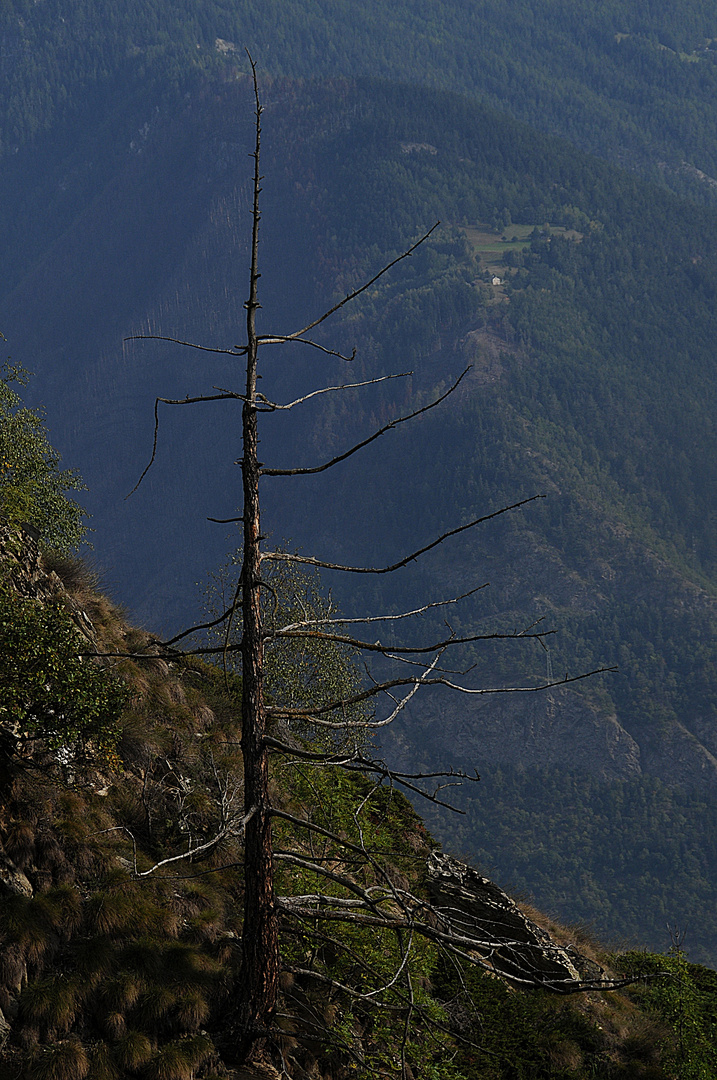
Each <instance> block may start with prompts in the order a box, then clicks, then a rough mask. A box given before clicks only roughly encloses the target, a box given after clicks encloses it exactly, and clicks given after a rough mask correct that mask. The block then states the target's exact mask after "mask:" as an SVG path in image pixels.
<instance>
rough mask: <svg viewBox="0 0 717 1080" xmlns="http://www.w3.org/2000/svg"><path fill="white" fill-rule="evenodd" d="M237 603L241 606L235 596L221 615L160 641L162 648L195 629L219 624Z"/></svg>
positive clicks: (228, 616) (192, 632)
mask: <svg viewBox="0 0 717 1080" xmlns="http://www.w3.org/2000/svg"><path fill="white" fill-rule="evenodd" d="M237 604H239V606H241V600H238V598H236V597H235V599H234V603H233V604H232V606H231V607H229V608H227V610H226V611H224V612H223V613H222V614H221V615H219V616H218V617H217V618H216V619H212V621H211V622H205V623H197V624H196V626H190V627H189V629H188V630H182V632H181V634H175V635H174V637H173V638H169V640H168V641H163V642H161V645H162V648H163V649H168V648H169V646H170V645H174V643H175V642H176V641H181V640H182V638H185V637H189V635H190V634H195V633H196V632H197V630H211V628H212V627H213V626H219V624H220V623H223V622H224V620H225V619H229V618H231V615H232V613H233V611H234V609H235V608H236V606H237ZM187 655H191V654H187Z"/></svg>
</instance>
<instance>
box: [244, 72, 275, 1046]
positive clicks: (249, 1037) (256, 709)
mask: <svg viewBox="0 0 717 1080" xmlns="http://www.w3.org/2000/svg"><path fill="white" fill-rule="evenodd" d="M255 88H256V80H255ZM260 118H261V106H260V103H259V98H258V94H257V95H256V146H255V151H254V155H253V156H254V205H253V228H252V251H251V279H250V290H249V299H248V301H247V304H246V309H247V366H246V375H247V378H246V397H245V401H244V406H243V409H242V440H243V458H242V477H243V488H244V508H243V519H244V559H243V563H242V572H241V573H242V612H243V634H242V649H241V653H242V740H241V746H242V754H243V757H244V807H245V812H246V814H250V813H251V818H250V819H249V821H248V822H247V826H246V833H245V860H244V866H245V872H244V927H243V932H242V970H241V997H240V1030H239V1046H238V1047H237V1050H238V1052H239V1057H240V1058H241V1059H244V1060H247V1059H249V1058H251V1057H255V1056H257V1055H258V1054H259V1053H260V1052H261V1049H262V1046H263V1043H264V1042H265V1035H266V1031H267V1029H268V1027H269V1025H270V1024H271V1023H272V1020H273V1018H274V1013H275V1011H276V1001H277V993H278V985H279V934H278V921H277V910H276V901H275V897H274V861H273V853H272V841H271V814H270V806H269V762H268V752H267V747H266V745H265V743H264V734H265V723H266V715H265V712H264V688H263V662H264V657H263V651H264V650H263V627H262V615H261V597H260V574H261V553H260V546H261V534H260V514H259V468H260V466H259V460H258V447H259V439H258V432H257V401H256V381H257V353H258V345H257V336H256V310H257V308H258V307H259V303H258V300H257V283H258V280H259V271H258V243H259V220H260V211H259V193H260V190H261V188H260V182H261V177H260V175H259V146H260V136H261V124H260Z"/></svg>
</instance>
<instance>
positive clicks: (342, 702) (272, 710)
mask: <svg viewBox="0 0 717 1080" xmlns="http://www.w3.org/2000/svg"><path fill="white" fill-rule="evenodd" d="M432 667H433V665H432ZM429 670H430V669H429ZM615 671H617V668H616V667H601V668H595V669H594V670H593V671H585V672H583V673H582V674H580V675H566V676H565V678H563V679H554V680H553V681H552V682H545V683H540V684H539V685H538V686H488V687H480V688H477V689H473V688H471V687H467V686H460V685H459V684H458V683H452V682H449V680H447V679H443V678H438V679H428V678H426V677H425V676H418V675H416V676H411V677H407V678H404V679H388V680H386V682H382V683H376V685H375V686H372V687H369V688H368V689H366V690H362V691H361V692H360V693H358V694H352V695H351V697H347V698H339V699H338V700H336V701H332V702H329V703H328V704H326V705H319V706H315V707H313V708H304V709H299V708H294V707H293V706H282V705H267V707H266V711H267V714H269V715H272V716H281V717H285V718H286V719H291V718H292V717H295V718H301V719H305V720H309V721H310V722H311V723H312V724H320V725H321V726H322V727H329V728H347V727H353V728H371V727H383V726H384V725H385V724H386V723H387V722H388V721H386V720H380V721H378V722H376V721H374V722H373V723H371V722H369V721H366V722H364V721H359V720H355V721H351V720H349V721H347V720H343V721H341V722H334V721H330V720H322V719H320V718H319V717H320V715H321V714H323V713H330V712H335V711H336V710H337V709H342V708H348V707H349V706H351V705H357V704H358V703H359V702H361V701H367V700H368V699H369V698H371V697H375V696H376V694H380V693H383V692H384V691H386V690H392V689H394V688H395V687H398V686H413V687H414V690H413V693H415V691H416V690H417V689H418V687H419V686H448V687H450V688H451V689H452V690H460V691H461V693H463V694H476V695H477V694H535V693H540V692H542V691H544V690H551V689H553V688H554V687H559V686H568V685H569V684H570V683H575V682H581V681H582V680H583V679H590V678H592V677H593V676H594V675H605V674H607V673H608V672H615Z"/></svg>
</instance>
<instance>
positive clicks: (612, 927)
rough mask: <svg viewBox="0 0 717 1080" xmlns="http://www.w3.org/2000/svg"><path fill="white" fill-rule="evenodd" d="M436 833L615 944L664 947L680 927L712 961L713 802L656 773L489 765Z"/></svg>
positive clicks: (716, 867) (697, 953) (715, 900)
mask: <svg viewBox="0 0 717 1080" xmlns="http://www.w3.org/2000/svg"><path fill="white" fill-rule="evenodd" d="M454 797H457V803H458V805H460V806H461V807H462V808H464V809H465V810H466V814H467V816H466V817H465V818H460V819H459V818H456V817H452V818H448V817H447V816H444V817H442V818H441V820H440V823H439V819H438V815H436V814H433V813H430V812H428V813H427V817H428V820H429V822H430V823H431V825H432V827H433V828H434V829H435V831H437V832H440V833H442V835H443V836H444V837H445V842H446V843H447V844H449V845H450V847H451V848H452V849H454V850H457V851H460V852H462V853H464V854H465V856H466V857H467V858H469V859H471V860H473V861H474V862H476V863H477V865H478V866H480V867H482V868H483V871H484V872H485V873H487V874H488V875H489V876H491V875H492V876H493V877H495V878H496V879H497V880H498V881H499V882H501V883H502V885H503V886H504V887H506V888H508V889H510V890H513V891H515V892H518V893H519V894H521V895H525V894H528V895H531V896H534V897H536V898H539V902H540V904H541V905H542V906H543V907H544V908H547V909H548V910H551V911H554V912H555V913H556V914H557V915H558V916H559V917H560V918H561V919H562V920H564V921H567V922H572V923H582V924H586V925H590V926H592V927H593V928H594V930H595V932H596V933H598V934H600V936H602V937H603V938H605V939H607V940H612V941H614V942H618V943H623V942H634V941H638V942H645V943H647V944H649V945H650V946H651V947H652V948H655V949H659V948H660V947H661V946H664V945H665V944H666V938H667V930H666V925H667V924H672V923H675V922H678V921H679V923H680V924H681V926H682V927H683V928H684V929H685V930H686V932H687V936H686V939H685V948H686V950H687V953H688V955H689V956H691V957H693V958H694V959H695V960H700V961H704V962H706V963H714V962H715V957H717V922H716V920H715V910H716V909H717V886H716V885H715V881H716V880H717V847H716V846H715V843H714V840H713V837H714V836H715V835H716V834H717V801H716V800H715V799H714V798H713V797H712V796H711V795H710V794H708V793H703V792H698V791H689V790H685V789H682V788H677V787H670V786H668V785H666V784H664V783H661V782H660V781H659V780H656V779H650V778H635V779H632V780H621V781H613V782H611V783H607V782H600V781H598V780H596V779H594V778H589V777H586V776H584V775H580V774H577V773H575V772H571V771H569V770H567V769H557V768H544V769H528V770H525V769H521V770H517V771H516V770H509V769H507V768H505V767H503V768H495V769H493V770H490V771H487V772H485V773H484V775H483V779H482V780H481V783H480V784H479V785H477V786H475V787H472V788H471V789H470V790H468V791H465V792H464V793H463V795H461V794H460V793H456V795H454Z"/></svg>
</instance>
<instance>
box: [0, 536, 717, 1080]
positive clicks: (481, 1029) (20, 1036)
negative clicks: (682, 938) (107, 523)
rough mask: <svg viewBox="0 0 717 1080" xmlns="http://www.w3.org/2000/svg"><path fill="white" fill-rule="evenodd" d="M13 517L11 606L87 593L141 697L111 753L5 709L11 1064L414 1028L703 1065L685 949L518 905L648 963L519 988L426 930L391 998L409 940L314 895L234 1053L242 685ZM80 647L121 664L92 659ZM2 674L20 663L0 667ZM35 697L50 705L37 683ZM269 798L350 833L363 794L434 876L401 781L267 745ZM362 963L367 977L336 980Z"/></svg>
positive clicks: (386, 1056) (521, 1050)
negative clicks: (135, 617)
mask: <svg viewBox="0 0 717 1080" xmlns="http://www.w3.org/2000/svg"><path fill="white" fill-rule="evenodd" d="M3 537H4V544H5V546H4V547H3V558H2V574H3V588H4V590H6V592H7V590H8V589H10V590H11V591H12V594H13V595H14V597H15V603H16V605H17V607H16V611H17V612H20V611H21V610H22V609H23V608H25V607H27V606H34V607H38V606H39V607H42V608H44V610H46V611H47V612H48V613H51V612H53V611H54V612H56V613H59V612H61V611H62V610H65V611H69V612H70V614H71V616H72V618H74V619H77V618H78V613H79V612H82V613H83V615H84V619H83V621H82V626H83V627H84V630H83V635H82V637H79V636H78V639H77V640H78V643H79V642H80V641H82V642H86V641H87V637H86V636H85V635H87V634H88V633H89V634H90V635H91V638H92V640H93V642H94V644H95V645H96V646H97V648H98V650H99V651H100V652H107V651H110V652H113V653H115V652H117V653H121V652H134V653H135V654H136V658H135V659H132V658H130V657H126V658H125V659H119V660H115V661H114V662H113V664H112V669H111V670H112V671H113V673H114V674H113V678H117V676H119V677H120V678H121V680H122V682H123V683H124V685H125V686H126V688H127V691H128V693H129V697H130V700H129V701H128V702H127V703H126V705H125V708H124V711H123V713H122V715H121V717H120V719H119V723H118V724H117V723H116V721H113V723H115V724H116V726H115V732H116V738H115V741H114V744H113V746H114V749H113V751H112V753H108V748H107V745H106V744H103V743H102V742H101V741H99V742H98V741H97V739H96V737H94V736H92V735H90V737H89V738H87V737H85V738H84V739H82V740H81V741H78V739H77V738H76V736H75V733H74V732H72V731H70V730H68V731H65V732H64V733H62V734H61V735H60V737H59V740H56V739H55V738H54V737H52V738H48V733H47V731H46V730H43V729H42V728H40V729H35V730H33V731H27V730H26V729H25V728H24V727H23V726H22V725H20V726H18V725H17V724H14V725H13V724H12V723H11V722H10V718H9V717H8V715H7V713H6V712H2V713H0V726H1V731H2V757H1V760H0V770H1V771H2V791H3V794H2V799H0V893H1V894H2V906H1V909H0V936H1V938H2V945H3V949H2V966H1V967H0V1028H1V1030H2V1045H1V1046H0V1067H2V1069H4V1070H9V1074H10V1073H11V1074H12V1075H14V1076H17V1077H18V1078H22V1080H108V1078H116V1077H127V1078H130V1077H138V1078H142V1080H190V1078H195V1077H196V1078H197V1080H209V1078H210V1077H212V1078H214V1080H238V1078H239V1077H245V1078H246V1077H248V1076H252V1077H253V1076H256V1077H257V1078H258V1077H260V1076H261V1077H264V1078H266V1077H273V1076H276V1077H278V1076H279V1075H282V1076H290V1077H302V1078H303V1077H324V1078H327V1080H328V1078H333V1077H336V1078H339V1077H341V1078H343V1077H347V1076H349V1075H352V1076H359V1077H361V1076H366V1077H368V1076H374V1075H375V1074H376V1071H380V1072H381V1074H382V1075H396V1076H398V1075H401V1061H400V1058H401V1049H400V1048H401V1046H403V1056H404V1070H403V1075H408V1076H418V1075H424V1074H426V1073H428V1074H430V1075H432V1076H435V1077H449V1078H451V1080H462V1078H464V1077H466V1078H467V1077H472V1076H475V1075H477V1074H476V1070H479V1074H480V1075H481V1076H485V1077H486V1078H491V1080H508V1078H509V1077H510V1078H513V1080H515V1078H516V1077H517V1078H521V1080H522V1078H525V1080H528V1078H534V1077H542V1076H546V1077H547V1076H550V1077H552V1078H560V1080H571V1078H577V1077H581V1076H584V1075H585V1070H586V1069H589V1070H590V1075H593V1076H596V1077H605V1078H607V1077H615V1076H619V1077H625V1078H646V1077H650V1078H652V1080H667V1078H671V1077H677V1076H679V1077H680V1080H683V1078H685V1077H699V1076H706V1075H707V1073H706V1072H705V1071H704V1070H705V1069H706V1068H708V1064H707V1063H708V1062H709V1061H710V1060H711V1056H712V1055H713V1054H714V1050H715V1047H714V1042H713V1039H714V1030H713V1026H711V1022H712V1016H713V1010H714V993H715V980H714V972H710V971H708V970H707V969H704V968H698V967H696V966H694V965H689V964H688V963H687V961H686V960H685V958H684V956H683V954H682V953H681V952H680V951H679V948H678V947H675V949H673V951H672V954H671V955H670V956H668V957H658V956H654V955H650V954H646V953H629V954H623V955H620V956H613V957H607V956H606V954H605V952H604V950H603V949H601V948H600V947H599V946H597V945H595V943H591V942H590V941H588V939H587V938H585V937H584V936H583V935H581V934H579V932H577V931H569V930H567V929H565V928H563V927H560V926H559V925H557V924H556V923H555V922H554V921H553V920H550V919H545V918H544V917H542V916H540V915H539V914H537V913H536V912H534V911H532V910H531V909H528V915H529V916H530V917H531V918H532V919H534V920H537V922H538V923H539V924H540V925H541V926H543V927H544V929H545V930H546V931H547V932H549V933H550V934H551V935H552V936H553V940H554V941H557V942H559V943H561V944H567V942H573V943H574V944H572V945H571V946H570V948H571V949H572V954H571V955H572V956H573V958H574V959H575V962H576V963H578V964H580V965H581V966H582V968H583V970H585V972H586V973H588V972H600V971H602V972H603V973H609V971H610V969H612V970H613V971H617V972H624V973H625V974H626V975H627V976H633V977H635V976H637V981H636V982H635V983H634V985H633V986H632V987H631V988H626V989H623V990H619V991H613V992H611V993H605V992H598V991H591V992H589V993H587V994H585V995H582V996H581V995H578V996H577V997H574V998H570V997H569V998H567V999H566V998H562V997H560V996H559V995H556V994H555V993H552V994H551V993H550V992H548V991H545V990H539V989H534V990H532V991H526V990H518V989H515V988H514V987H512V986H511V984H510V981H509V980H508V981H507V982H506V981H505V980H504V979H501V978H499V977H498V978H497V977H496V975H495V974H493V975H491V976H489V975H486V974H485V973H484V974H481V973H480V972H479V971H477V970H475V969H474V968H473V967H472V965H471V964H470V962H467V963H465V964H464V965H459V966H456V965H455V964H448V963H446V961H445V960H444V959H442V958H441V955H440V953H439V952H438V950H436V949H435V948H434V947H432V946H426V945H424V946H420V945H418V944H416V945H415V946H414V948H413V949H412V950H411V953H410V965H409V968H408V969H407V971H406V974H405V975H404V976H403V977H402V978H401V980H400V981H399V982H397V985H396V987H395V989H394V990H392V991H391V993H390V995H389V997H388V999H386V998H385V997H384V999H383V1000H384V1002H385V1004H388V1005H389V1008H388V1009H387V1010H386V1009H384V1010H383V1011H382V1010H381V1009H380V1008H378V1007H377V1005H375V1004H373V1003H372V1002H371V994H372V992H373V991H374V990H377V989H378V987H379V986H380V984H381V983H382V982H386V980H388V979H391V978H392V977H393V975H394V974H395V965H396V957H397V956H398V955H399V953H398V952H397V948H400V942H399V943H396V942H392V941H391V939H390V937H384V936H382V935H377V934H376V931H375V929H371V930H368V929H362V928H361V927H352V926H350V925H349V926H347V927H345V928H342V927H341V926H338V927H337V926H335V925H334V926H327V927H325V928H323V933H322V932H321V929H320V927H321V920H320V919H318V920H317V921H316V925H315V926H313V927H312V926H309V925H306V926H303V925H302V924H301V922H296V921H295V920H293V919H292V918H291V917H290V915H289V914H287V915H285V917H284V919H283V921H282V955H283V961H284V969H285V970H284V976H283V982H282V987H283V993H282V1003H281V1011H280V1016H279V1020H278V1024H277V1026H276V1029H275V1030H274V1031H273V1032H272V1037H271V1040H270V1059H271V1060H267V1061H266V1062H265V1064H264V1065H263V1066H262V1067H261V1068H260V1069H257V1070H253V1071H248V1070H246V1069H244V1070H240V1069H237V1068H234V1067H233V1064H234V1062H233V1049H232V1045H231V1037H230V1032H231V1018H232V1011H233V1001H234V999H235V993H236V987H237V982H238V980H240V979H241V971H240V970H239V969H238V956H239V953H238V949H237V944H238V940H239V935H240V933H241V896H242V875H241V870H240V866H241V842H240V838H239V836H238V835H237V834H236V833H235V832H233V831H232V829H231V828H226V827H225V828H223V827H222V826H223V825H226V822H227V820H228V819H227V812H228V813H229V816H231V813H232V805H233V803H234V801H235V800H237V799H238V797H239V795H240V791H239V788H238V780H237V777H238V775H239V773H240V768H239V766H240V752H239V749H238V743H237V724H236V708H237V705H236V698H235V693H234V688H233V687H232V686H231V685H230V687H229V688H228V689H227V687H226V686H225V684H224V681H223V679H222V677H221V674H220V673H219V672H218V671H215V670H214V669H213V668H211V667H210V666H207V665H204V664H202V663H200V662H197V661H191V660H178V661H177V662H176V663H175V662H170V663H167V662H166V661H165V660H163V659H161V658H160V656H159V655H156V654H157V653H158V649H157V646H156V642H155V640H154V639H153V638H152V637H151V635H148V634H147V633H146V632H144V631H138V630H135V629H132V628H131V627H130V626H129V625H128V624H127V623H126V622H125V620H124V619H123V617H122V615H121V613H120V612H119V611H118V609H117V608H116V607H115V606H114V605H113V604H112V603H110V602H109V601H108V600H107V599H106V597H104V596H102V595H101V594H100V593H98V592H97V591H96V587H95V584H94V582H93V579H92V575H91V574H90V572H89V571H88V570H87V568H86V567H83V566H82V565H81V564H79V563H77V562H76V561H73V560H68V559H63V560H58V559H57V558H54V559H53V560H47V561H44V562H43V560H41V559H39V560H38V555H37V550H36V548H35V547H34V545H33V543H32V541H30V540H29V539H28V538H27V537H25V538H23V537H22V536H21V534H20V533H18V531H17V530H16V529H12V528H9V527H8V526H6V525H5V526H3ZM51 566H54V570H51V569H50V567H51ZM20 585H22V587H24V590H25V594H26V595H24V597H22V598H21V597H20V595H19V594H18V592H17V588H18V586H20ZM33 592H34V593H35V595H33ZM48 593H49V594H50V597H51V598H48V595H47V594H48ZM42 594H44V595H43V598H42V599H38V596H39V595H42ZM77 625H79V624H77ZM73 632H74V633H75V634H76V635H79V633H80V631H79V629H78V628H75V629H74V631H73ZM153 652H154V653H155V656H154V657H153V656H152V654H153ZM139 657H143V658H141V659H140V658H139ZM84 663H85V664H86V665H88V666H89V667H91V668H93V669H94V670H95V671H96V672H97V674H98V677H100V676H101V677H103V678H105V679H108V678H109V677H110V670H109V669H108V668H107V667H104V668H103V667H97V666H96V661H92V660H90V659H87V660H85V661H84ZM104 663H105V664H106V663H107V661H105V662H104ZM3 685H4V686H5V687H7V686H8V685H12V682H11V678H10V680H9V679H8V676H7V674H5V675H3ZM72 701H73V696H72V693H69V694H68V696H67V697H66V703H67V704H68V705H69V704H71V703H72ZM36 708H37V711H38V716H41V715H44V717H45V722H47V716H48V714H47V712H46V711H43V708H44V707H43V705H42V703H41V702H39V701H37V702H36ZM284 737H286V736H284ZM273 799H274V804H275V806H276V807H277V808H279V809H285V810H290V811H291V812H292V814H293V815H297V816H298V817H299V818H301V817H303V816H304V815H307V816H308V817H310V818H311V819H313V821H314V822H315V823H316V825H317V826H318V825H320V824H321V825H322V826H323V827H325V828H327V829H329V830H331V831H332V832H333V833H335V834H339V833H340V834H343V835H345V836H346V837H347V838H350V837H351V836H352V835H354V832H355V827H356V824H357V819H356V814H357V811H356V805H357V803H356V800H357V799H358V800H360V803H361V806H362V809H361V810H360V811H359V813H360V815H361V816H362V817H363V818H365V821H366V824H370V827H371V831H372V841H371V843H372V846H373V847H375V849H376V850H377V851H378V850H379V849H382V850H386V849H387V850H389V851H390V854H391V865H392V873H393V875H394V880H395V882H396V883H399V882H400V884H401V887H402V888H409V887H410V888H413V889H417V890H421V889H425V876H424V875H425V866H426V859H427V857H428V856H429V853H430V852H431V850H432V849H434V847H435V845H434V843H433V841H432V840H431V838H430V837H429V836H428V834H427V833H426V831H425V829H424V827H423V826H422V824H421V822H420V821H419V819H418V818H417V817H416V815H415V814H414V812H413V811H412V810H411V808H410V806H409V805H408V804H407V802H406V801H405V800H404V799H403V798H402V797H401V796H399V795H398V794H397V793H396V792H395V791H391V790H390V789H386V788H381V787H376V786H375V785H372V784H369V783H368V782H367V780H366V779H365V778H363V777H361V776H356V777H354V778H350V777H346V776H345V775H344V776H343V779H341V776H340V774H337V775H334V774H333V772H332V771H331V770H325V769H324V770H318V771H314V772H313V774H311V775H309V774H307V772H306V769H305V768H304V767H303V766H302V765H299V764H298V763H297V762H293V763H292V762H291V761H287V760H286V759H284V760H282V759H281V758H278V759H277V760H276V762H275V769H274V781H273ZM326 835H327V837H328V836H329V833H328V832H327V834H326ZM276 842H277V846H278V847H279V848H283V849H284V850H288V851H290V852H291V853H292V855H293V858H294V861H297V856H298V855H300V854H302V853H303V854H304V855H306V856H308V855H309V851H308V850H307V849H305V847H304V841H303V840H302V839H301V832H300V831H299V832H297V831H296V830H294V829H293V828H292V827H291V825H290V824H285V825H283V826H282V825H280V824H279V823H277V836H276ZM190 850H193V854H189V851H190ZM310 854H311V857H312V858H313V859H317V858H321V857H323V858H325V859H327V858H328V859H329V860H330V861H331V864H332V865H333V866H334V868H335V870H337V871H338V870H339V869H341V870H342V872H343V874H344V875H350V877H351V878H352V879H353V880H354V881H356V882H357V883H358V882H362V883H363V884H364V885H366V884H369V883H370V881H371V869H370V865H361V864H360V863H359V862H357V860H356V859H355V857H354V858H352V859H350V860H349V861H348V862H347V860H346V852H345V851H344V852H343V853H339V852H338V851H334V850H333V849H332V844H331V842H330V841H329V840H328V839H327V841H326V842H325V843H324V844H323V845H322V847H321V851H319V850H318V849H317V848H316V847H313V848H312V850H311V852H310ZM337 880H338V878H337ZM279 887H280V888H282V889H287V890H290V891H294V890H296V889H298V890H299V891H300V892H301V891H306V890H311V888H312V887H315V882H314V880H313V878H312V875H311V874H306V873H305V872H302V871H301V870H299V869H293V868H292V865H291V862H289V863H287V864H286V869H285V870H284V871H282V877H281V879H280V882H279ZM576 935H577V936H576ZM576 946H577V948H576ZM461 966H462V967H463V970H462V971H461V970H460V967H461ZM643 975H645V976H652V977H654V976H658V977H657V978H656V979H654V978H652V979H651V980H650V981H647V982H645V981H644V980H642V981H641V976H643ZM588 977H594V975H592V974H591V975H588ZM407 979H408V981H406V980H407ZM357 984H358V985H359V986H360V987H361V989H362V995H361V996H359V997H357V996H356V993H355V991H354V992H353V994H352V993H351V992H350V989H349V988H350V986H351V985H357ZM405 986H408V987H409V988H410V993H411V998H410V1003H409V1001H408V1000H407V998H406V992H405ZM271 1061H273V1062H274V1064H273V1065H272V1064H271Z"/></svg>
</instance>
